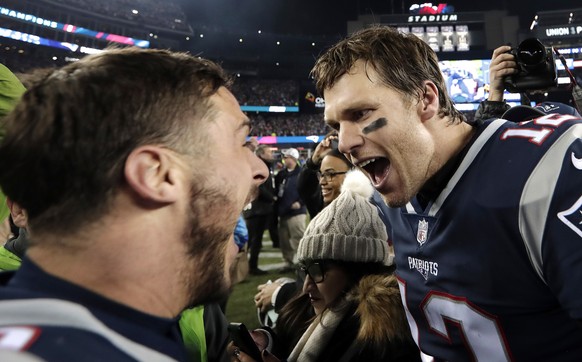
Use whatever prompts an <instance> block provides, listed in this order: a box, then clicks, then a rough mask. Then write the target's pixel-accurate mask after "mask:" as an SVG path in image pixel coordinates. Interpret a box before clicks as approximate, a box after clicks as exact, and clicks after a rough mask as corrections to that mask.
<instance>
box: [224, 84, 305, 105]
mask: <svg viewBox="0 0 582 362" xmlns="http://www.w3.org/2000/svg"><path fill="white" fill-rule="evenodd" d="M232 93H233V94H234V95H235V96H236V97H237V99H238V101H239V103H240V104H241V105H249V106H251V105H252V106H256V105H265V106H297V101H298V97H299V84H298V82H296V81H293V80H275V79H261V80H259V79H237V80H236V82H235V83H234V85H233V89H232Z"/></svg>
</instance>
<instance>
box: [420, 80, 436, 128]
mask: <svg viewBox="0 0 582 362" xmlns="http://www.w3.org/2000/svg"><path fill="white" fill-rule="evenodd" d="M439 106H440V104H439V91H438V89H437V86H436V85H435V84H434V83H433V82H431V81H429V80H427V81H425V82H424V85H423V93H422V95H421V99H420V102H419V104H418V112H419V114H420V119H421V121H426V120H429V119H432V118H433V117H435V116H436V115H437V114H438V113H439Z"/></svg>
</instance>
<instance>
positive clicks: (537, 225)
mask: <svg viewBox="0 0 582 362" xmlns="http://www.w3.org/2000/svg"><path fill="white" fill-rule="evenodd" d="M477 132H478V134H477V136H476V137H475V138H474V140H473V142H472V143H471V144H470V145H469V146H468V150H467V152H466V154H465V155H464V157H463V159H462V161H461V163H460V165H459V167H458V168H457V170H456V171H455V172H454V174H453V175H452V177H451V179H450V180H449V181H448V183H447V185H446V187H445V188H444V189H443V190H442V191H441V193H440V194H439V195H438V197H436V199H435V200H432V201H431V202H430V203H429V204H428V206H426V208H424V209H423V208H422V207H421V206H420V204H419V203H418V201H417V200H416V199H413V200H412V201H411V202H410V203H409V204H408V205H406V207H403V208H398V209H396V208H392V209H389V211H388V219H389V222H390V228H391V230H390V231H389V233H390V238H391V239H392V241H393V243H394V247H395V251H396V263H397V266H398V269H397V275H398V278H399V281H400V289H401V293H402V299H403V303H404V306H405V308H406V310H407V317H408V320H409V324H410V327H411V329H412V334H413V337H414V338H415V340H416V342H417V344H418V345H419V347H420V349H421V350H422V352H423V354H424V356H423V358H424V359H425V360H427V361H431V360H436V361H441V360H446V361H470V360H477V361H580V360H581V359H582V322H581V321H582V140H581V138H582V122H580V120H577V119H575V118H574V117H572V116H561V115H548V116H544V117H541V118H538V119H536V120H534V121H530V122H527V123H523V124H519V125H518V124H515V123H511V122H507V121H505V120H500V119H498V120H489V121H487V122H485V123H484V124H483V125H481V126H479V128H478V131H477Z"/></svg>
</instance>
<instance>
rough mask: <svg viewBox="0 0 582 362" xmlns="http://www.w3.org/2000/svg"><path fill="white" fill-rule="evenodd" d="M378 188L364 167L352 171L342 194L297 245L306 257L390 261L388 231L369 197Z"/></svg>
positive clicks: (351, 260)
mask: <svg viewBox="0 0 582 362" xmlns="http://www.w3.org/2000/svg"><path fill="white" fill-rule="evenodd" d="M373 192H374V189H373V187H372V185H371V184H370V180H369V179H368V177H366V176H365V175H364V174H363V173H362V172H361V171H357V170H354V171H350V172H349V173H348V174H347V175H346V178H345V180H344V183H343V185H342V191H341V194H340V195H339V196H338V197H337V198H336V199H335V200H333V201H332V202H331V203H330V204H329V205H328V206H326V207H325V208H324V209H323V210H321V212H320V213H319V214H317V216H316V217H315V218H313V219H312V220H311V222H310V223H309V225H308V226H307V229H306V230H305V233H304V234H303V238H302V239H301V242H300V243H299V247H298V249H297V256H298V259H299V261H300V262H303V261H305V260H321V259H330V260H341V261H348V262H381V263H384V264H386V265H388V264H389V262H390V261H389V260H390V259H389V255H388V234H387V233H386V226H385V225H384V223H383V222H382V219H381V218H380V216H379V215H378V209H377V208H376V206H374V205H372V204H371V203H370V201H369V199H370V197H371V196H372V193H373Z"/></svg>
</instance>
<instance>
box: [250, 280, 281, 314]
mask: <svg viewBox="0 0 582 362" xmlns="http://www.w3.org/2000/svg"><path fill="white" fill-rule="evenodd" d="M280 286H281V284H280V283H277V282H275V283H271V282H268V283H265V284H260V285H259V286H258V287H257V289H258V290H259V292H258V293H257V294H255V306H256V307H257V308H259V309H260V310H261V312H263V313H264V312H268V311H269V310H270V309H273V304H272V303H271V300H272V298H273V293H275V291H276V290H277V288H279V287H280Z"/></svg>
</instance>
